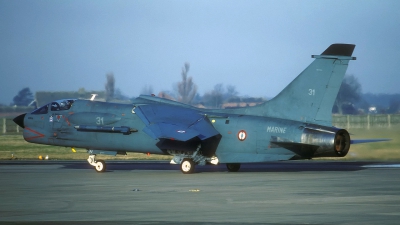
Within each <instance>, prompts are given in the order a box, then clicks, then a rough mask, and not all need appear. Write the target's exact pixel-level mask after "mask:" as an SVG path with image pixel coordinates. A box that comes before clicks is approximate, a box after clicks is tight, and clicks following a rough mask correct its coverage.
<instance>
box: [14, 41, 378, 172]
mask: <svg viewBox="0 0 400 225" xmlns="http://www.w3.org/2000/svg"><path fill="white" fill-rule="evenodd" d="M354 48H355V45H352V44H332V45H331V46H329V47H328V48H327V49H326V50H325V51H324V52H323V53H322V54H321V55H313V56H312V58H314V61H313V62H312V63H311V64H310V65H309V66H308V67H307V68H306V69H305V70H304V71H303V72H301V73H300V75H298V76H297V77H296V78H295V79H294V80H293V81H292V82H291V83H290V84H289V85H288V86H287V87H286V88H285V89H283V91H282V92H280V93H279V94H278V95H277V96H276V97H275V98H273V99H271V100H270V101H267V102H265V103H263V104H260V105H257V106H253V107H246V108H235V109H200V108H196V107H193V106H190V105H186V104H183V103H179V102H175V101H171V100H167V99H162V98H157V97H153V96H140V97H138V98H136V99H135V100H134V102H133V103H132V104H117V103H107V102H99V101H94V100H75V99H65V100H59V101H55V102H52V103H49V104H46V105H44V106H42V107H40V108H38V109H36V110H34V111H33V112H31V113H26V114H22V115H20V116H18V117H16V118H15V119H14V122H15V123H17V124H18V125H19V126H21V127H22V128H24V131H23V136H24V139H25V140H26V141H28V142H32V143H39V144H46V145H57V146H66V147H72V148H85V149H87V151H88V153H89V158H88V162H89V164H90V165H92V166H94V167H95V169H96V171H98V172H103V171H105V170H106V164H105V162H104V161H103V160H96V158H95V157H96V155H97V154H108V155H117V154H123V155H124V154H126V153H127V152H141V153H151V154H163V155H172V156H173V159H172V160H171V162H174V163H176V164H180V165H181V171H182V172H183V173H184V174H189V173H192V172H194V169H195V166H196V165H206V164H208V163H211V164H217V163H226V165H227V169H228V171H232V172H233V171H238V170H239V168H240V164H241V163H253V162H268V161H277V160H290V159H299V158H300V159H310V158H315V157H343V156H345V155H346V154H347V153H348V151H349V149H350V144H352V143H362V142H369V141H379V140H356V141H352V140H351V139H350V135H349V133H348V132H347V131H346V130H344V129H340V128H336V127H333V126H332V113H331V111H332V107H333V103H334V101H335V98H336V95H337V93H338V91H339V88H340V85H341V83H342V80H343V77H344V75H345V72H346V69H347V66H348V63H349V61H350V60H355V57H352V53H353V50H354Z"/></svg>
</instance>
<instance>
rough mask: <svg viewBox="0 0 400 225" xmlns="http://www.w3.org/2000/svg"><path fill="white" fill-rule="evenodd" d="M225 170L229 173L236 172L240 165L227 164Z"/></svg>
mask: <svg viewBox="0 0 400 225" xmlns="http://www.w3.org/2000/svg"><path fill="white" fill-rule="evenodd" d="M226 168H227V169H228V171H229V172H237V171H239V169H240V163H227V164H226Z"/></svg>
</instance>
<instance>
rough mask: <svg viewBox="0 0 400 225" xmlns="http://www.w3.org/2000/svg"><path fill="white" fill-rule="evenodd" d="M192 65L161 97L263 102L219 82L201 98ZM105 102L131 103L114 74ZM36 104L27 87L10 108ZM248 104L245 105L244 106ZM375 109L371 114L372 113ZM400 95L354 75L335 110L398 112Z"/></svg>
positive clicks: (208, 102) (217, 104) (217, 103)
mask: <svg viewBox="0 0 400 225" xmlns="http://www.w3.org/2000/svg"><path fill="white" fill-rule="evenodd" d="M189 70H190V64H189V63H184V65H183V67H182V71H181V80H180V81H179V82H177V83H175V84H174V86H173V90H172V91H161V92H159V93H158V94H157V96H159V97H163V98H168V99H171V100H175V101H179V102H182V103H185V104H190V105H195V106H202V107H206V108H221V107H222V106H223V105H224V104H225V103H233V102H236V103H238V102H252V103H256V104H257V103H262V102H264V101H267V100H266V99H264V98H254V97H240V96H239V92H238V91H237V90H236V87H235V86H232V85H227V86H226V87H225V86H224V85H223V84H221V83H219V84H216V85H215V86H214V88H213V89H212V90H209V91H208V92H206V93H204V94H203V95H200V94H199V93H198V92H197V85H196V84H195V83H194V79H193V77H191V76H189ZM104 90H105V100H106V101H116V100H119V101H121V100H123V101H129V100H130V101H132V100H133V99H134V98H129V97H128V96H125V95H124V94H122V92H121V91H120V89H118V88H115V77H114V74H113V73H108V74H106V83H105V87H104ZM141 94H147V95H151V94H154V95H155V94H156V93H154V90H153V88H152V86H151V85H146V86H144V87H143V88H142V90H141ZM33 102H34V96H33V94H32V92H31V91H30V89H29V88H28V87H26V88H23V89H22V90H20V91H19V92H18V94H17V95H16V96H15V97H14V98H13V102H12V104H11V105H16V106H28V105H30V104H32V103H33ZM245 105H246V104H245ZM371 110H372V111H371ZM399 112H400V94H371V93H367V94H363V93H362V88H361V84H360V83H359V82H358V79H357V78H356V77H355V76H354V75H346V76H345V78H344V79H343V81H342V84H341V86H340V90H339V92H338V95H337V97H336V100H335V104H334V106H333V108H332V113H335V114H364V113H391V114H393V113H399Z"/></svg>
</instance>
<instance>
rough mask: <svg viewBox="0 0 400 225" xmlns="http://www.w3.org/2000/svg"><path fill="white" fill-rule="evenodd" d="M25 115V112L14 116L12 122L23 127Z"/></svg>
mask: <svg viewBox="0 0 400 225" xmlns="http://www.w3.org/2000/svg"><path fill="white" fill-rule="evenodd" d="M25 115H26V113H24V114H21V115H19V116H17V117H15V118H14V119H13V121H14V123H16V124H17V125H18V126H20V127H22V128H25V125H24V118H25Z"/></svg>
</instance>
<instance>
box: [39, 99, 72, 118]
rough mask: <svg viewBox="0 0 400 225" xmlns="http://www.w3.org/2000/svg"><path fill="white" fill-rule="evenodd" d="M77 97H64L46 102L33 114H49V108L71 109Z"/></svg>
mask: <svg viewBox="0 0 400 225" xmlns="http://www.w3.org/2000/svg"><path fill="white" fill-rule="evenodd" d="M74 101H75V99H62V100H57V101H54V102H52V103H49V104H46V105H44V106H42V107H40V108H38V109H35V110H34V111H33V112H32V114H47V113H48V112H49V108H50V110H51V111H64V110H69V109H70V108H71V106H72V104H73V103H74Z"/></svg>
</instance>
